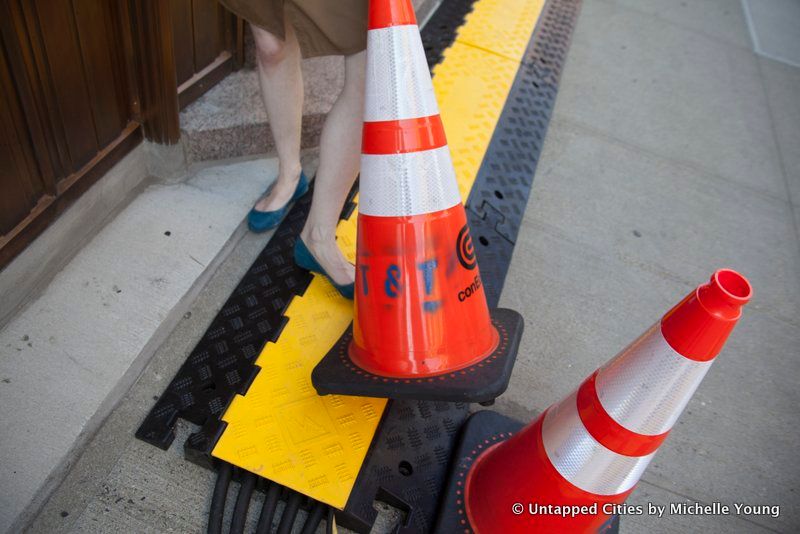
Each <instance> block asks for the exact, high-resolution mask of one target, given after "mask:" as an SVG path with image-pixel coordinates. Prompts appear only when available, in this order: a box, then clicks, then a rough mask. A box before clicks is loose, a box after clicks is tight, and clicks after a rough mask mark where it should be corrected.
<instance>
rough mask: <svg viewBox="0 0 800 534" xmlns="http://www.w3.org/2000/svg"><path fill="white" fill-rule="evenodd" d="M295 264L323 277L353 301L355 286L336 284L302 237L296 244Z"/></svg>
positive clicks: (298, 238)
mask: <svg viewBox="0 0 800 534" xmlns="http://www.w3.org/2000/svg"><path fill="white" fill-rule="evenodd" d="M294 262H295V263H296V264H297V265H299V266H300V267H302V268H303V269H305V270H307V271H311V272H312V273H319V274H321V275H323V276H324V277H325V278H327V279H328V280H329V281H330V283H331V285H333V287H335V288H336V290H337V291H338V292H339V293H341V295H342V296H343V297H344V298H346V299H348V300H353V295H354V293H355V284H354V283H350V284H344V285H339V284H337V283H336V282H334V281H333V278H331V277H330V276H328V273H326V272H325V269H323V268H322V265H320V264H319V262H318V261H317V258H315V257H314V255H313V254H311V251H310V250H308V247H307V246H306V244H305V243H303V240H302V239H300V236H297V239H296V240H295V242H294Z"/></svg>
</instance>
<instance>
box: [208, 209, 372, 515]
mask: <svg viewBox="0 0 800 534" xmlns="http://www.w3.org/2000/svg"><path fill="white" fill-rule="evenodd" d="M351 218H354V216H351ZM347 223H348V221H343V222H342V223H341V224H340V228H339V229H340V231H342V232H347V233H348V234H350V235H351V237H352V238H353V241H355V239H354V238H355V223H354V222H353V223H352V224H349V225H348V224H347ZM342 235H344V234H342ZM285 317H286V318H287V323H286V326H285V327H284V329H283V331H282V332H281V335H280V337H279V338H278V339H277V340H276V341H274V342H272V341H270V342H269V343H267V345H266V346H265V347H264V350H263V351H262V352H261V355H260V356H259V357H258V359H257V360H256V362H255V363H256V365H257V366H258V367H259V368H260V371H259V372H258V374H257V375H256V377H255V379H254V380H253V382H252V384H251V385H250V388H249V389H248V390H247V392H246V393H245V394H244V395H243V396H240V395H237V396H235V397H234V399H233V400H232V401H231V405H230V407H229V408H228V410H227V411H226V412H225V415H224V416H223V421H225V422H226V423H227V426H226V428H225V430H224V432H223V434H222V436H220V438H219V440H218V441H217V444H216V446H215V447H214V449H213V451H212V455H213V456H214V457H215V458H219V459H221V460H225V461H227V462H230V463H232V464H234V465H237V466H239V467H241V468H244V469H246V470H248V471H250V472H252V473H255V474H257V475H260V476H263V477H265V478H268V479H270V480H273V481H275V482H277V483H279V484H282V485H284V486H287V487H289V488H292V489H294V490H296V491H299V492H300V493H303V494H305V495H308V496H310V497H312V498H314V499H317V500H319V501H322V502H324V503H326V504H330V505H331V506H335V507H337V508H343V507H344V505H345V503H346V502H347V498H348V497H349V495H350V491H351V490H352V488H353V484H354V482H355V479H356V476H358V472H359V471H360V469H361V465H362V462H363V460H364V457H365V456H366V454H367V450H368V449H369V446H370V444H371V443H372V438H373V436H374V434H375V431H376V430H377V427H378V423H379V422H380V418H381V415H382V413H383V409H384V407H385V405H386V399H377V398H365V397H344V396H338V395H331V396H327V397H320V396H319V395H317V394H316V392H315V391H314V388H313V387H312V386H311V369H313V367H314V366H315V365H316V364H317V362H318V361H319V360H320V359H321V357H322V355H324V354H325V352H326V350H327V348H328V347H329V346H330V345H331V343H334V342H335V341H336V339H337V338H338V337H339V336H340V335H341V333H342V331H343V330H344V329H346V328H347V325H348V323H349V322H350V320H351V317H352V303H350V302H349V301H346V300H345V299H344V298H343V297H341V295H339V293H338V292H337V291H336V290H335V289H334V288H333V287H331V285H330V283H329V282H328V281H327V280H325V279H323V278H322V277H316V276H315V278H314V280H313V281H312V282H311V284H310V285H309V286H308V288H307V289H306V292H305V293H304V294H303V295H298V296H296V297H295V298H294V299H293V300H292V302H291V304H290V305H289V307H288V308H287V310H286V313H285Z"/></svg>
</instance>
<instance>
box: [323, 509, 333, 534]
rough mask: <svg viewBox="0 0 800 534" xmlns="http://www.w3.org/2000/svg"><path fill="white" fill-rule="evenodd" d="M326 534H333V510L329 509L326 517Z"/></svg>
mask: <svg viewBox="0 0 800 534" xmlns="http://www.w3.org/2000/svg"><path fill="white" fill-rule="evenodd" d="M325 534H333V508H332V507H331V508H328V514H327V515H326V516H325Z"/></svg>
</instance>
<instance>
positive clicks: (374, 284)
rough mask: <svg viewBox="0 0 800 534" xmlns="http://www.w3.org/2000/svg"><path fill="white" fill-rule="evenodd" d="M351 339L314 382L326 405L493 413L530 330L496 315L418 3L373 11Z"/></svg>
mask: <svg viewBox="0 0 800 534" xmlns="http://www.w3.org/2000/svg"><path fill="white" fill-rule="evenodd" d="M366 77H367V82H366V97H365V98H366V102H365V110H364V130H363V143H362V157H361V178H360V191H359V215H358V241H357V252H356V259H357V263H356V286H355V311H354V320H353V327H352V331H348V333H346V334H345V336H344V337H343V338H342V339H341V340H340V342H339V343H337V345H336V346H334V348H333V350H332V351H331V352H330V353H329V354H328V356H326V358H325V359H323V361H322V362H321V363H320V365H319V366H318V367H317V368H316V369H315V370H314V372H313V374H312V381H313V383H314V386H315V387H316V389H317V391H318V392H319V393H320V394H328V393H339V394H351V395H365V396H378V397H390V398H413V399H421V400H451V401H477V402H488V401H491V400H493V399H494V398H495V397H497V396H498V395H499V394H500V393H502V392H503V391H504V390H505V388H506V387H507V385H508V379H509V377H510V374H511V368H512V367H513V363H514V358H515V356H516V349H517V346H518V344H519V338H520V336H521V332H522V318H521V316H520V315H519V314H517V313H516V312H513V311H511V310H493V311H492V312H491V313H490V311H489V308H488V306H487V304H486V296H485V294H484V290H483V286H482V282H481V277H480V271H479V269H478V262H477V258H476V254H475V248H474V247H473V245H472V240H471V238H470V235H469V226H468V225H467V217H466V213H465V211H464V206H463V205H462V203H461V196H460V194H459V190H458V184H457V182H456V177H455V172H454V169H453V164H452V161H451V159H450V150H449V149H448V147H447V139H446V137H445V132H444V127H443V125H442V120H441V118H440V116H439V108H438V104H437V102H436V97H435V95H434V91H433V84H432V82H431V76H430V72H429V70H428V65H427V62H426V60H425V53H424V50H423V46H422V40H421V38H420V33H419V28H418V27H417V22H416V19H415V15H414V10H413V7H412V6H411V2H410V0H372V1H371V2H370V10H369V32H368V38H367V73H366Z"/></svg>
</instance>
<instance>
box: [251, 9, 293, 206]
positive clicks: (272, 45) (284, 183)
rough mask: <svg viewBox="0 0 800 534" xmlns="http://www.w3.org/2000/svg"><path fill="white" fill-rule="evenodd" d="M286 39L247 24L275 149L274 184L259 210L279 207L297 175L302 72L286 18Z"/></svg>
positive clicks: (285, 198)
mask: <svg viewBox="0 0 800 534" xmlns="http://www.w3.org/2000/svg"><path fill="white" fill-rule="evenodd" d="M285 26H286V40H285V41H282V40H280V39H279V38H278V37H277V36H275V35H273V34H271V33H269V32H268V31H266V30H264V29H263V28H259V27H257V26H251V28H252V29H253V37H254V38H255V43H256V62H257V64H258V80H259V83H260V84H261V97H262V98H263V99H264V105H265V106H266V108H267V115H268V116H269V127H270V130H272V136H273V137H274V138H275V148H276V150H277V152H278V162H279V170H278V178H277V180H276V182H275V186H274V187H273V188H272V190H271V191H270V193H269V194H268V195H265V196H264V197H263V198H262V199H261V200H259V201H258V203H257V204H256V209H257V210H259V211H272V210H276V209H279V208H281V207H283V206H284V205H285V204H286V203H287V202H288V201H289V199H290V198H291V196H292V194H293V193H294V190H295V188H296V187H297V180H298V179H299V178H300V170H301V167H300V129H301V126H302V120H303V74H302V71H301V70H300V60H301V55H300V45H299V44H298V42H297V36H296V35H295V33H294V29H293V28H292V25H291V24H290V23H289V22H288V21H287V22H286V24H285Z"/></svg>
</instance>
